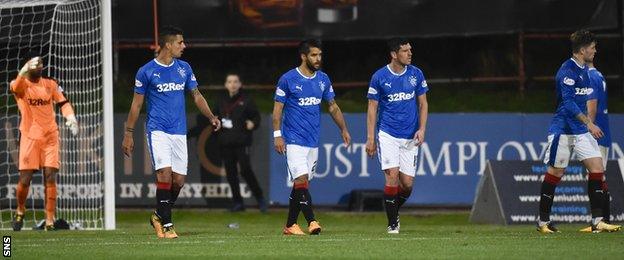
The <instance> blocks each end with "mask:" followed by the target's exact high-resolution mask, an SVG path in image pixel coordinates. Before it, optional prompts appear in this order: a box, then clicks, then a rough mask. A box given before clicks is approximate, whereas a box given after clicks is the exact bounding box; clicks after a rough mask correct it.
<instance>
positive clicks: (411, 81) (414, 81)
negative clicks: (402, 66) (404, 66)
mask: <svg viewBox="0 0 624 260" xmlns="http://www.w3.org/2000/svg"><path fill="white" fill-rule="evenodd" d="M409 83H410V85H412V87H416V84H418V79H416V77H414V76H410V77H409Z"/></svg>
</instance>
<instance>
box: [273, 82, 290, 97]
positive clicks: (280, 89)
mask: <svg viewBox="0 0 624 260" xmlns="http://www.w3.org/2000/svg"><path fill="white" fill-rule="evenodd" d="M289 95H290V90H289V89H288V80H286V78H285V77H284V76H282V77H281V78H280V79H279V81H278V82H277V88H276V90H275V99H274V100H275V101H277V102H280V103H286V100H288V96H289Z"/></svg>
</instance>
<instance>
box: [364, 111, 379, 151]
mask: <svg viewBox="0 0 624 260" xmlns="http://www.w3.org/2000/svg"><path fill="white" fill-rule="evenodd" d="M378 105H379V102H378V101H377V100H374V99H369V100H368V109H367V111H366V153H367V154H368V156H371V157H372V156H373V155H375V152H376V151H377V146H376V145H375V126H376V125H377V106H378Z"/></svg>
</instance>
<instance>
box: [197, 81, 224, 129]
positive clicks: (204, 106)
mask: <svg viewBox="0 0 624 260" xmlns="http://www.w3.org/2000/svg"><path fill="white" fill-rule="evenodd" d="M191 93H192V95H193V101H194V102H195V105H196V106H197V108H199V111H200V112H201V113H202V114H203V115H204V116H205V117H207V118H208V119H209V120H210V123H211V124H212V126H213V127H214V130H215V131H217V130H219V128H221V121H220V120H219V118H218V117H216V116H215V115H214V114H213V113H212V111H210V106H208V102H206V99H205V98H204V96H203V95H202V94H201V92H199V89H197V88H195V89H193V90H191Z"/></svg>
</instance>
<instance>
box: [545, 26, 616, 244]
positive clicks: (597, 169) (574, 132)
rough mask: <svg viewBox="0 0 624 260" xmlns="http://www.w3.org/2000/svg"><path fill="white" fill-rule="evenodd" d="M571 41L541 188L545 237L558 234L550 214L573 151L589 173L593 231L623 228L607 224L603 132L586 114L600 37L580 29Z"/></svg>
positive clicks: (560, 77) (560, 79) (559, 74)
mask: <svg viewBox="0 0 624 260" xmlns="http://www.w3.org/2000/svg"><path fill="white" fill-rule="evenodd" d="M570 41H571V43H572V58H570V59H568V60H566V61H565V62H564V63H563V64H562V65H561V68H560V69H559V71H558V72H557V75H556V76H555V81H556V89H557V111H556V112H555V115H554V117H553V120H552V122H551V125H550V128H549V130H548V147H547V148H546V153H545V158H544V163H546V164H547V165H548V170H547V173H546V174H545V176H544V180H543V182H542V186H541V189H540V194H541V196H540V203H539V220H538V223H537V231H539V232H540V233H544V234H547V233H555V232H558V230H557V228H555V227H554V226H553V225H552V224H551V222H550V211H551V208H552V204H553V201H554V197H555V189H556V188H557V185H558V184H559V181H561V177H562V176H563V174H564V172H565V168H566V167H567V166H568V163H569V161H570V157H571V155H572V153H573V152H574V153H575V154H576V155H577V157H578V159H579V160H580V161H582V162H583V164H584V165H585V168H586V169H587V170H588V181H587V193H588V195H589V204H590V208H591V214H592V222H591V230H590V231H592V232H603V231H607V232H613V231H618V230H620V228H621V227H620V226H617V225H611V224H609V223H607V222H605V221H603V210H602V208H603V201H604V192H603V188H602V182H603V178H604V167H603V164H602V156H601V154H600V149H599V148H598V143H597V142H596V139H595V138H601V137H602V135H603V133H602V131H601V130H600V128H599V127H598V126H596V125H595V124H594V123H593V122H592V120H590V119H589V118H588V117H587V116H586V115H585V113H586V112H587V106H586V104H587V100H588V95H590V94H591V93H592V91H593V89H592V88H591V85H590V77H589V74H588V67H587V64H589V63H591V62H593V60H594V55H595V54H596V38H595V36H594V34H593V33H591V32H589V31H586V30H579V31H576V32H574V33H573V34H572V35H571V36H570Z"/></svg>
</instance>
